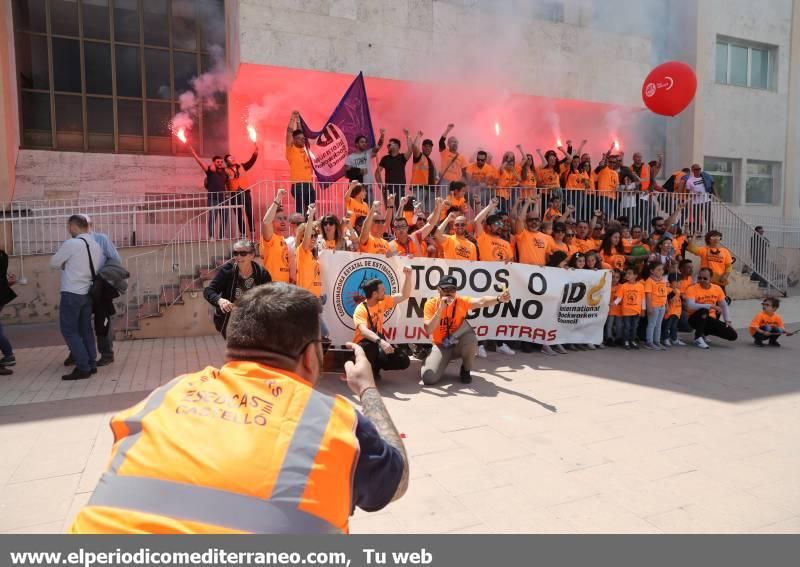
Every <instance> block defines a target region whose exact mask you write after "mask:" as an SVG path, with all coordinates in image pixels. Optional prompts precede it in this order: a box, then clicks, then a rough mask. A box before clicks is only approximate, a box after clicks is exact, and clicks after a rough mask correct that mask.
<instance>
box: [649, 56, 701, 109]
mask: <svg viewBox="0 0 800 567" xmlns="http://www.w3.org/2000/svg"><path fill="white" fill-rule="evenodd" d="M696 91H697V76H696V75H695V74H694V69H692V68H691V67H689V66H688V65H687V64H686V63H682V62H681V61H668V62H667V63H663V64H661V65H659V66H658V67H656V68H655V69H653V70H652V71H650V74H649V75H647V78H646V79H645V80H644V84H643V85H642V100H643V101H644V103H645V105H646V106H647V108H649V109H650V110H652V111H653V112H655V113H656V114H663V115H664V116H675V115H676V114H678V113H680V112H681V111H682V110H683V109H685V108H686V107H687V106H689V103H690V102H692V99H694V94H695V92H696Z"/></svg>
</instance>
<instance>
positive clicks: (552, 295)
mask: <svg viewBox="0 0 800 567" xmlns="http://www.w3.org/2000/svg"><path fill="white" fill-rule="evenodd" d="M320 265H321V267H322V277H323V285H324V289H325V293H326V295H327V301H326V302H325V307H324V313H323V316H324V317H325V322H326V323H327V324H328V327H329V328H330V336H331V340H332V341H333V342H334V344H342V343H345V342H347V341H349V340H352V338H353V332H354V330H355V325H354V324H353V312H354V311H355V309H356V306H357V305H358V304H359V303H361V302H362V301H364V299H365V297H364V291H363V289H362V286H363V284H364V282H366V281H368V280H371V279H375V278H377V279H379V280H381V281H382V282H383V285H384V287H385V288H386V294H387V295H391V294H393V293H399V292H400V289H401V288H402V285H403V280H402V278H403V266H405V265H408V266H410V267H411V269H412V272H411V276H410V277H412V278H413V284H412V290H413V291H412V294H411V298H410V299H409V300H408V301H407V302H404V303H401V304H399V305H397V306H396V307H395V308H393V309H392V310H391V311H389V312H387V314H386V319H385V324H384V333H385V335H386V337H387V339H389V340H390V341H392V342H394V343H424V342H427V340H428V337H427V334H426V333H425V331H424V328H423V323H424V309H425V302H426V301H427V300H428V298H430V297H434V296H436V295H437V294H438V292H437V290H436V286H437V284H438V283H439V280H440V279H441V278H442V276H444V275H449V276H453V277H454V278H455V279H456V281H457V282H458V294H459V295H461V296H469V297H481V296H484V295H498V294H500V293H502V292H503V290H504V289H505V288H506V287H508V290H509V292H510V293H511V301H510V302H509V303H506V304H502V305H493V306H491V307H484V308H483V309H479V310H475V311H473V312H472V313H471V314H470V316H469V317H468V320H469V323H470V325H472V327H473V328H474V329H475V333H476V334H477V335H478V337H479V338H480V339H486V340H494V339H496V340H504V341H527V342H535V343H542V344H561V343H593V344H595V343H599V342H602V340H603V325H604V324H605V320H606V317H607V315H608V306H609V301H610V296H611V275H610V273H609V271H608V270H598V271H594V270H564V269H561V268H544V267H539V266H529V265H526V264H516V263H509V264H504V263H502V262H466V261H456V260H441V259H435V258H402V257H393V258H385V257H382V256H372V255H367V254H358V253H354V252H331V251H325V252H323V253H322V254H321V255H320Z"/></svg>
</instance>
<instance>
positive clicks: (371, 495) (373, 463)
mask: <svg viewBox="0 0 800 567" xmlns="http://www.w3.org/2000/svg"><path fill="white" fill-rule="evenodd" d="M357 415H358V425H357V426H356V437H357V438H358V443H359V445H360V446H361V450H360V452H359V454H358V462H357V463H356V473H355V475H354V478H353V507H354V508H355V507H356V506H358V507H359V508H361V509H362V510H364V511H366V512H376V511H377V510H380V509H381V508H383V507H385V506H386V505H387V504H389V502H391V501H392V498H393V497H394V493H395V492H396V491H397V487H398V486H399V485H400V479H401V478H402V477H403V456H402V455H401V454H400V451H398V450H397V449H395V448H394V447H392V446H391V445H389V444H388V443H387V442H386V441H384V440H383V439H382V438H381V436H380V434H379V433H378V430H377V429H375V425H374V424H373V423H372V422H371V421H370V420H369V419H368V418H366V417H364V416H363V415H361V414H360V413H357Z"/></svg>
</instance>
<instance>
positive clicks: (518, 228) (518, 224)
mask: <svg viewBox="0 0 800 567" xmlns="http://www.w3.org/2000/svg"><path fill="white" fill-rule="evenodd" d="M520 204H521V205H522V207H521V208H520V209H519V210H518V211H517V215H516V216H515V217H514V222H513V225H512V226H513V228H514V234H520V233H521V232H522V231H523V230H525V219H527V218H528V210H529V209H530V208H531V201H530V200H529V199H523V200H522V201H517V205H520Z"/></svg>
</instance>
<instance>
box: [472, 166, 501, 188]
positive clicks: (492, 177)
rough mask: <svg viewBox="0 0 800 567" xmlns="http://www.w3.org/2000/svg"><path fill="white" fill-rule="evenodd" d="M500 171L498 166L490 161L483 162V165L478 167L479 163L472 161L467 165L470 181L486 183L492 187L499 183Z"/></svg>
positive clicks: (477, 183)
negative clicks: (498, 171)
mask: <svg viewBox="0 0 800 567" xmlns="http://www.w3.org/2000/svg"><path fill="white" fill-rule="evenodd" d="M497 178H498V173H497V168H495V166H493V165H492V164H490V163H485V164H483V167H478V164H477V163H471V164H469V165H468V166H467V179H469V180H470V183H473V184H476V185H480V184H481V183H483V184H484V185H486V186H488V187H491V186H492V185H494V184H495V183H497Z"/></svg>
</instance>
